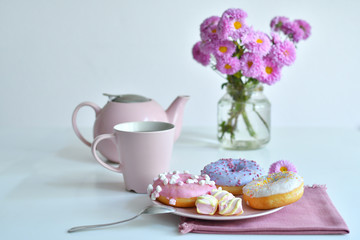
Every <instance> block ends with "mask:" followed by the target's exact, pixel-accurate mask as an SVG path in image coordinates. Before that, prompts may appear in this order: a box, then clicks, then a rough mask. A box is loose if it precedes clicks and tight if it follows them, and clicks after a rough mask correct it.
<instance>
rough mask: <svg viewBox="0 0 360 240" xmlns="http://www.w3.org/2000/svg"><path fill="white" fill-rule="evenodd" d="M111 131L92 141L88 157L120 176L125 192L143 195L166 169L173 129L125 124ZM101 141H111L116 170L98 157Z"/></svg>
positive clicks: (160, 124)
mask: <svg viewBox="0 0 360 240" xmlns="http://www.w3.org/2000/svg"><path fill="white" fill-rule="evenodd" d="M113 129H114V132H113V133H111V134H102V135H99V136H97V137H96V138H95V139H94V141H93V143H92V145H91V152H92V154H93V155H94V157H95V159H96V160H97V161H98V162H99V163H100V164H101V165H102V166H104V167H105V168H107V169H109V170H112V171H114V172H119V173H122V174H123V176H124V182H125V187H126V189H127V190H129V191H135V192H137V193H146V191H147V186H148V185H149V184H150V183H152V182H153V179H154V178H155V177H156V176H157V175H159V173H163V172H167V171H169V169H170V160H171V155H172V149H173V144H174V134H175V126H174V125H173V124H171V123H166V122H126V123H120V124H117V125H115V126H114V128H113ZM105 139H110V140H112V141H113V142H114V143H115V145H116V146H117V150H118V156H119V165H118V166H117V167H114V166H111V165H109V164H107V163H106V162H104V161H103V160H102V159H101V158H100V157H99V156H98V153H97V151H96V149H97V145H98V144H99V143H100V142H101V141H103V140H105Z"/></svg>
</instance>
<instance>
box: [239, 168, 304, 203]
mask: <svg viewBox="0 0 360 240" xmlns="http://www.w3.org/2000/svg"><path fill="white" fill-rule="evenodd" d="M303 193H304V180H303V178H302V177H300V176H299V175H298V174H297V173H294V172H277V173H273V174H270V175H267V176H263V177H260V178H258V179H255V180H254V181H252V182H250V183H248V184H246V185H245V187H244V188H243V194H244V195H243V200H244V201H245V203H246V204H247V205H248V206H250V207H252V208H255V209H272V208H277V207H282V206H285V205H288V204H291V203H293V202H296V201H297V200H299V199H300V198H301V197H302V195H303Z"/></svg>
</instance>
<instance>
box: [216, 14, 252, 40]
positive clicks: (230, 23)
mask: <svg viewBox="0 0 360 240" xmlns="http://www.w3.org/2000/svg"><path fill="white" fill-rule="evenodd" d="M246 18H247V13H246V12H245V11H243V10H241V9H238V8H230V9H228V10H226V11H225V12H224V13H223V15H222V16H221V18H220V21H219V24H218V34H219V37H220V38H221V39H227V38H228V37H231V38H232V39H234V40H235V39H239V38H240V37H241V36H242V35H243V33H244V32H245V31H246V29H247V28H248V27H247V25H246V22H245V19H246Z"/></svg>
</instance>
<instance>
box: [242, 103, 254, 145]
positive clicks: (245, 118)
mask: <svg viewBox="0 0 360 240" xmlns="http://www.w3.org/2000/svg"><path fill="white" fill-rule="evenodd" d="M241 114H242V117H243V119H244V122H245V125H246V129H247V130H248V132H249V134H250V136H252V137H254V138H255V137H256V132H255V131H254V129H253V127H252V125H251V123H250V121H249V118H248V115H247V113H246V111H245V109H244V110H243V111H242V113H241Z"/></svg>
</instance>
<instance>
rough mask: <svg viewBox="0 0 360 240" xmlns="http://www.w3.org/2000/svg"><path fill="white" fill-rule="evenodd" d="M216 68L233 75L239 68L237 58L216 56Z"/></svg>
mask: <svg viewBox="0 0 360 240" xmlns="http://www.w3.org/2000/svg"><path fill="white" fill-rule="evenodd" d="M216 61H217V62H216V68H217V70H219V71H220V72H221V73H224V74H228V75H233V74H235V73H237V72H238V71H239V70H240V62H239V59H237V58H235V57H217V58H216Z"/></svg>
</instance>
